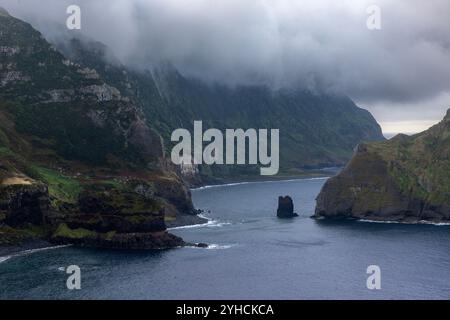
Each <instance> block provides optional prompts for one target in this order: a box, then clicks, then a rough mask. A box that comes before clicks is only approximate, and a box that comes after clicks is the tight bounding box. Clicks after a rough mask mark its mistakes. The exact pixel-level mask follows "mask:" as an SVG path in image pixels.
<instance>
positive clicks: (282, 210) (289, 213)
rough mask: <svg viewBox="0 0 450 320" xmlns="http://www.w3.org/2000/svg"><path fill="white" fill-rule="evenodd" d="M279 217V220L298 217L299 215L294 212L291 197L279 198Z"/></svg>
mask: <svg viewBox="0 0 450 320" xmlns="http://www.w3.org/2000/svg"><path fill="white" fill-rule="evenodd" d="M277 217H278V218H294V217H298V214H296V213H295V212H294V202H293V201H292V198H291V197H289V196H285V197H282V196H280V197H278V209H277Z"/></svg>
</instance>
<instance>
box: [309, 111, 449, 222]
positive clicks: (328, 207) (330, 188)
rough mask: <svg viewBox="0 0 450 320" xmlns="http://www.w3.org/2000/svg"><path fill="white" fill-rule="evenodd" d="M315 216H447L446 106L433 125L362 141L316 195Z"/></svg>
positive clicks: (440, 218) (417, 219) (439, 219)
mask: <svg viewBox="0 0 450 320" xmlns="http://www.w3.org/2000/svg"><path fill="white" fill-rule="evenodd" d="M315 217H325V218H357V219H369V220H376V221H387V220H390V221H401V222H420V221H427V222H437V223H438V222H449V221H450V110H449V111H447V115H446V116H445V118H444V119H443V120H442V121H441V122H440V123H438V124H437V125H435V126H433V127H432V128H430V129H428V130H426V131H424V132H422V133H419V134H416V135H413V136H406V135H398V136H396V137H394V138H392V139H391V140H389V141H386V142H377V143H369V144H361V145H359V147H358V148H357V150H356V152H355V155H354V156H353V158H352V160H351V161H350V163H349V164H348V165H347V167H346V168H345V169H344V170H343V171H342V172H341V173H340V174H339V175H337V176H336V177H333V178H331V179H329V180H328V181H327V182H326V183H325V185H324V186H323V189H322V191H321V192H320V194H319V196H318V197H317V207H316V211H315Z"/></svg>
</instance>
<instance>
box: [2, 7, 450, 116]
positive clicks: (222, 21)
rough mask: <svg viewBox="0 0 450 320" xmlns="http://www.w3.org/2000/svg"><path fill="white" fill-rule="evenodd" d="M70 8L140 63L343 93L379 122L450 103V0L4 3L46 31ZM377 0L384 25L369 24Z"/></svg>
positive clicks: (89, 29)
mask: <svg viewBox="0 0 450 320" xmlns="http://www.w3.org/2000/svg"><path fill="white" fill-rule="evenodd" d="M70 4H78V5H79V6H80V7H81V10H82V32H83V33H84V34H86V35H88V36H90V37H91V38H94V39H96V40H99V41H102V42H104V43H105V44H107V45H108V46H109V47H111V48H112V50H113V52H114V53H115V55H116V56H117V57H118V58H119V59H120V60H121V61H122V62H123V63H125V64H129V65H133V66H135V67H138V68H145V67H149V66H152V65H154V64H155V63H158V62H159V61H161V60H168V61H171V62H172V63H173V64H174V65H175V66H176V67H177V68H178V69H179V70H180V71H181V72H182V73H184V74H185V75H188V76H195V77H200V78H202V79H205V80H207V81H217V82H222V83H227V84H232V85H239V84H251V83H261V82H263V83H268V84H271V85H273V86H276V87H281V86H303V87H306V88H309V89H318V90H332V91H338V92H343V93H345V94H348V95H349V96H350V97H352V98H353V99H355V100H356V101H357V102H359V103H360V104H362V105H363V106H364V107H368V108H369V109H371V110H372V111H374V112H375V114H376V115H377V116H378V117H379V118H380V119H381V120H383V119H389V120H393V119H394V120H395V119H396V118H397V116H396V114H397V113H398V114H399V116H398V118H402V117H403V119H404V115H405V114H407V115H408V117H410V118H411V119H425V118H426V119H439V118H441V116H442V114H443V110H444V109H445V108H446V107H450V19H449V18H448V13H449V12H450V2H449V1H448V0H430V1H423V0H396V1H389V0H375V1H374V0H372V1H366V0H342V1H334V0H305V1H300V0H297V1H296V0H248V1H247V0H245V1H243V0H189V1H188V0H78V1H76V0H43V1H39V2H38V1H34V0H0V5H1V6H3V7H5V8H6V9H7V10H9V11H10V13H11V14H13V15H15V16H18V17H20V18H23V19H25V20H27V21H29V22H31V23H32V24H33V25H34V26H36V27H37V28H38V29H40V30H41V31H43V32H44V34H45V35H47V36H49V37H51V36H55V35H57V34H58V32H61V30H57V28H56V29H55V25H54V24H52V23H53V22H56V23H58V24H59V26H60V27H62V28H64V26H65V20H66V17H67V15H66V8H67V6H68V5H70ZM372 4H375V5H377V6H379V7H380V9H381V27H382V28H381V30H369V29H368V28H367V27H366V20H367V18H368V16H369V15H368V14H367V12H366V9H367V7H369V5H372ZM49 22H52V23H49ZM432 103H439V104H442V105H436V106H434V107H432V108H429V106H430V105H431V104H432ZM405 110H406V113H405V112H404V111H405ZM391 114H393V116H391Z"/></svg>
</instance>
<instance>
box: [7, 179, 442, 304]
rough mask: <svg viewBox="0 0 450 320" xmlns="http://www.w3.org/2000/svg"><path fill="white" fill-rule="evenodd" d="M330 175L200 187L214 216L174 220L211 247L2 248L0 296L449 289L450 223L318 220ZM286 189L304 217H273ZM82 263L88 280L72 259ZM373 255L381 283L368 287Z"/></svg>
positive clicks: (407, 295)
mask: <svg viewBox="0 0 450 320" xmlns="http://www.w3.org/2000/svg"><path fill="white" fill-rule="evenodd" d="M324 182H325V180H324V179H307V180H293V181H279V182H258V183H244V184H236V185H227V186H214V187H208V188H203V189H197V190H193V199H194V202H195V205H196V207H197V208H200V209H204V210H205V213H204V215H205V216H206V217H208V218H209V219H210V222H209V223H208V224H206V225H202V226H193V227H192V226H191V227H187V228H179V229H174V230H171V232H173V233H175V234H177V235H179V236H182V237H183V238H184V239H185V240H187V241H191V242H206V243H208V244H210V246H209V248H208V249H199V248H180V249H172V250H165V251H152V252H126V251H104V250H93V249H78V248H73V247H65V248H58V249H52V250H44V251H37V252H32V253H26V254H22V255H19V256H13V257H10V258H9V259H6V258H5V257H3V258H0V261H2V262H0V298H1V299H9V298H18V299H23V298H27V299H28V298H44V299H60V298H63V299H80V298H82V299H449V298H450V226H434V225H401V224H394V223H371V222H357V221H354V222H350V221H347V222H330V221H316V220H313V219H310V218H309V217H310V216H311V215H312V214H313V211H314V206H315V197H316V196H317V194H318V192H319V191H320V188H321V187H322V185H323V183H324ZM279 195H290V196H291V197H292V198H293V199H294V202H295V210H296V211H297V212H298V213H299V215H300V217H298V218H296V219H293V220H279V219H277V218H276V207H277V199H278V196H279ZM69 265H78V266H79V267H80V269H81V289H80V290H68V289H67V287H66V279H67V277H68V275H67V274H66V273H65V271H64V270H65V268H66V267H67V266H69ZM369 265H377V266H379V267H380V270H381V278H380V280H381V289H380V290H369V289H368V288H367V286H366V280H367V277H368V276H369V275H368V274H367V273H366V271H367V267H368V266H369Z"/></svg>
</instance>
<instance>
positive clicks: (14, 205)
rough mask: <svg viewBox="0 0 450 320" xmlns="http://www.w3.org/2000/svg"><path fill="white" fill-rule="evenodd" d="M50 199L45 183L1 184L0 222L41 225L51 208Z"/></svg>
mask: <svg viewBox="0 0 450 320" xmlns="http://www.w3.org/2000/svg"><path fill="white" fill-rule="evenodd" d="M49 206H50V201H49V195H48V189H47V187H46V186H45V185H43V184H39V183H35V184H29V185H25V184H9V185H4V184H2V185H0V223H1V222H4V223H6V224H7V225H9V226H12V227H21V226H25V225H28V224H34V225H41V224H42V223H43V220H44V216H45V214H46V213H47V211H48V210H49Z"/></svg>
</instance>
